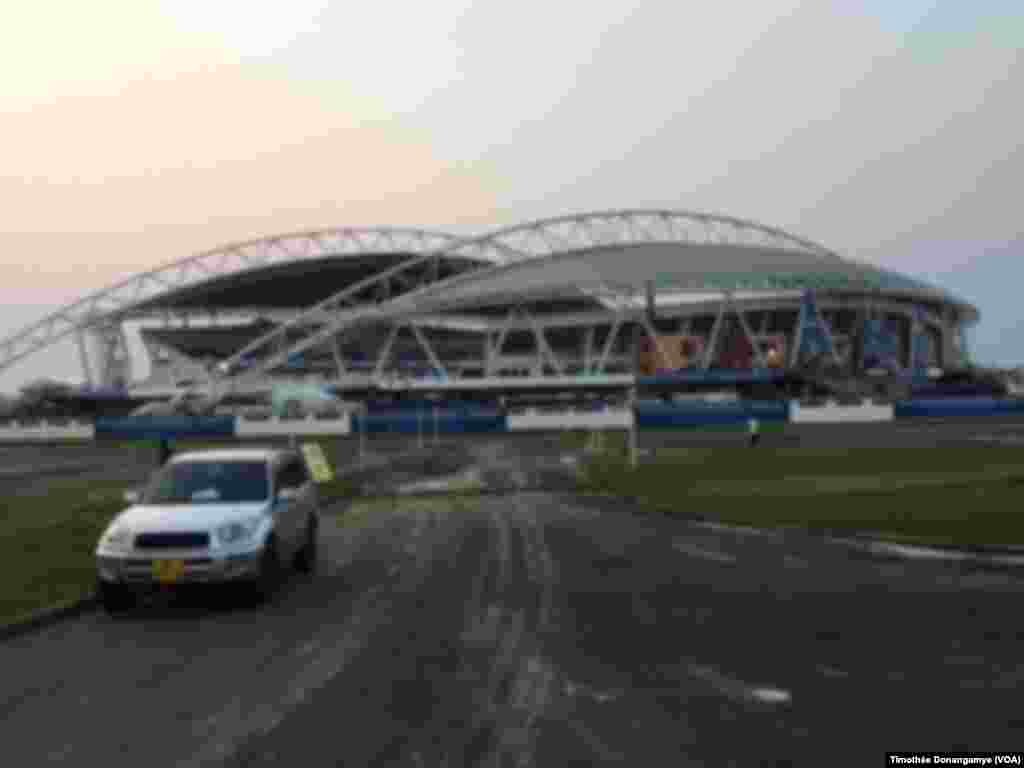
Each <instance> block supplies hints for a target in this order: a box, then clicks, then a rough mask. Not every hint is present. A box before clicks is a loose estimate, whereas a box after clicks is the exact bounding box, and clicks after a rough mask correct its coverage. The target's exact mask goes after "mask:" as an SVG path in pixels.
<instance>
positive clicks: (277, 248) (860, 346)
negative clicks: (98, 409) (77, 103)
mask: <svg viewBox="0 0 1024 768" xmlns="http://www.w3.org/2000/svg"><path fill="white" fill-rule="evenodd" d="M978 317H979V314H978V310H977V309H976V308H975V307H974V306H972V305H971V304H970V303H968V302H967V301H964V300H962V299H960V298H958V297H956V296H954V295H952V294H950V293H948V292H946V291H944V290H941V289H939V288H937V287H935V286H932V285H928V284H926V283H924V282H921V281H919V280H915V279H913V278H910V277H908V276H905V275H902V274H899V273H896V272H892V271H888V270H885V269H882V268H879V267H876V266H872V265H868V264H864V263H860V262H857V261H854V260H851V259H847V258H843V257H841V256H839V255H838V254H837V253H835V252H833V251H831V250H829V249H827V248H826V247H824V246H821V245H819V244H817V243H813V242H810V241H808V240H806V239H804V238H801V237H797V236H795V235H792V234H789V233H787V232H784V231H782V230H779V229H775V228H771V227H766V226H763V225H760V224H757V223H754V222H750V221H744V220H741V219H735V218H731V217H725V216H717V215H710V214H700V213H691V212H680V211H661V210H623V211H606V212H598V213H589V214H579V215H574V216H566V217H560V218H556V219H548V220H543V221H534V222H529V223H525V224H522V225H518V226H514V227H509V228H505V229H502V230H499V231H495V232H492V233H489V234H485V235H480V236H475V237H457V236H455V235H450V234H445V233H439V232H429V231H423V230H416V229H397V228H368V229H352V228H349V229H338V230H328V231H319V232H307V233H300V234H291V235H282V236H277V237H272V238H265V239H260V240H255V241H251V242H246V243H239V244H233V245H229V246H226V247H222V248H218V249H216V250H213V251H209V252H206V253H202V254H198V255H196V256H191V257H189V258H186V259H183V260H181V261H177V262H173V263H170V264H167V265H164V266H162V267H159V268H157V269H154V270H150V271H147V272H144V273H140V274H138V275H135V276H133V277H131V278H129V279H127V280H124V281H122V282H120V283H118V284H117V285H114V286H111V287H109V288H106V289H104V290H102V291H99V292H96V293H94V294H91V295H89V296H87V297H85V298H83V299H82V300H80V301H78V302H75V303H74V304H72V305H70V306H67V307H64V308H62V309H60V310H59V311H57V312H55V313H53V314H52V315H50V316H49V317H47V318H46V319H44V320H43V321H41V322H40V323H38V324H36V325H34V326H32V327H30V328H27V329H25V330H23V331H20V332H19V333H17V334H15V335H13V336H12V337H10V338H8V339H6V340H4V341H2V342H0V370H3V369H6V368H9V367H11V366H13V365H16V364H17V363H18V362H19V361H20V360H22V359H24V358H26V357H28V356H29V355H31V354H32V353H34V352H36V351H37V350H39V349H42V348H45V347H46V346H49V345H51V344H54V343H56V342H58V341H60V340H62V339H65V338H67V337H72V338H74V339H75V340H76V342H77V344H78V350H79V354H80V359H81V364H82V367H83V376H84V378H85V381H86V382H87V386H88V387H89V388H90V389H91V390H92V391H94V392H100V391H109V390H114V391H125V390H128V391H131V392H133V393H136V394H141V393H148V394H152V395H154V396H155V395H162V394H166V393H168V392H173V391H175V390H180V389H181V388H182V387H200V388H212V389H213V390H215V391H218V392H220V393H221V395H222V396H223V394H224V393H225V392H234V393H244V392H249V391H251V392H256V391H259V390H261V389H266V388H267V387H268V386H271V385H272V384H273V383H274V382H280V381H296V380H304V381H316V382H323V383H325V384H329V385H332V386H337V387H339V388H341V389H343V390H344V389H345V388H358V387H360V386H366V385H367V383H372V382H382V381H389V382H392V383H393V382H395V381H399V382H401V381H417V380H423V378H424V377H428V378H430V379H431V380H442V381H447V382H472V381H474V380H480V379H485V380H493V379H511V378H515V377H527V378H529V379H531V380H537V379H552V380H554V379H558V380H563V379H565V378H566V377H580V376H588V377H595V376H596V377H600V376H610V375H615V374H632V373H634V372H639V373H640V374H641V375H647V376H661V377H662V378H665V377H668V378H669V379H671V380H673V381H677V382H689V383H690V384H697V385H701V384H707V383H709V382H717V383H719V384H721V383H722V382H727V383H732V384H737V383H740V384H742V383H743V382H748V383H749V382H757V381H769V380H775V379H783V378H786V377H791V376H792V374H794V373H800V372H803V373H806V372H808V371H811V372H813V377H812V378H813V380H814V381H824V380H826V379H827V380H829V381H832V382H836V381H846V382H857V381H860V380H866V379H868V378H870V376H874V380H876V381H877V380H879V379H880V378H885V379H887V380H891V381H907V380H911V379H915V378H916V379H920V378H921V377H924V376H926V374H927V372H929V371H930V372H932V373H933V374H934V372H935V371H937V370H946V371H948V370H951V369H958V368H963V367H964V366H966V365H968V363H969V357H968V350H967V349H966V344H965V329H966V328H967V327H969V326H970V325H972V324H974V323H976V322H977V320H978ZM128 327H134V328H138V329H139V331H138V332H139V334H140V338H141V340H142V343H143V345H144V348H145V351H146V354H147V356H148V358H149V361H148V362H149V369H150V374H149V375H148V377H147V378H146V380H145V381H139V380H137V379H136V378H135V377H134V376H133V372H134V371H135V370H137V368H138V366H137V365H136V362H137V361H133V359H132V355H131V353H130V350H129V344H128V334H127V333H126V328H128ZM773 376H774V377H775V378H774V379H773ZM815 377H816V378H815Z"/></svg>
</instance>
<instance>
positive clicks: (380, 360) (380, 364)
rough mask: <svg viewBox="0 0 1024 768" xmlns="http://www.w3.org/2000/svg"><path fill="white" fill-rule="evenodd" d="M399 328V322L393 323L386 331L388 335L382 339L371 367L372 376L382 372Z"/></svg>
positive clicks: (376, 376) (377, 375)
mask: <svg viewBox="0 0 1024 768" xmlns="http://www.w3.org/2000/svg"><path fill="white" fill-rule="evenodd" d="M399 328H401V325H400V324H399V323H395V324H394V325H392V326H391V331H390V332H389V333H388V337H387V339H386V340H385V341H384V346H383V347H382V348H381V350H380V353H379V355H378V357H377V364H376V365H375V366H374V368H373V376H374V378H378V377H379V376H380V375H381V373H383V371H384V366H385V365H387V362H388V358H390V357H391V349H392V347H394V346H395V339H396V338H397V337H398V329H399Z"/></svg>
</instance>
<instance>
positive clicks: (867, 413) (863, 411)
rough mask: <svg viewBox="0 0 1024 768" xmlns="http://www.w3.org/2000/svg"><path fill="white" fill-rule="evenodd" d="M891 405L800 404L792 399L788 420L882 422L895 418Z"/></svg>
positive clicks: (836, 422)
mask: <svg viewBox="0 0 1024 768" xmlns="http://www.w3.org/2000/svg"><path fill="white" fill-rule="evenodd" d="M895 411H896V409H895V407H894V406H893V405H891V404H890V405H881V404H876V403H871V402H865V403H863V404H861V405H839V404H838V403H835V402H829V403H826V404H824V405H801V404H800V403H799V402H798V401H796V400H794V401H793V402H791V403H790V406H789V421H790V422H792V423H793V424H866V423H872V422H878V423H884V422H887V421H892V420H893V419H894V418H895Z"/></svg>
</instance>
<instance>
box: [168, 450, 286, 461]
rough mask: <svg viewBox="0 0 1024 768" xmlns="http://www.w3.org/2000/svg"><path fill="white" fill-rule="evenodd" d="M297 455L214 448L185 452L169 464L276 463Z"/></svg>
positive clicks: (283, 451)
mask: <svg viewBox="0 0 1024 768" xmlns="http://www.w3.org/2000/svg"><path fill="white" fill-rule="evenodd" d="M295 456H298V454H297V453H296V452H295V451H293V450H290V449H287V448H215V449H210V450H205V451H186V452H184V453H178V454H175V455H174V456H172V457H171V462H173V463H177V462H184V461H269V462H278V461H283V460H284V459H287V458H292V457H295Z"/></svg>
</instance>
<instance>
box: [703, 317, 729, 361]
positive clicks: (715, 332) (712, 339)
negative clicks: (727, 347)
mask: <svg viewBox="0 0 1024 768" xmlns="http://www.w3.org/2000/svg"><path fill="white" fill-rule="evenodd" d="M724 324H725V302H724V301H723V302H721V303H720V304H719V305H718V316H717V317H716V318H715V324H714V325H713V326H712V327H711V335H709V336H708V346H707V348H706V349H705V350H704V360H703V361H701V367H702V368H703V369H704V370H705V371H706V370H707V369H708V368H710V367H711V361H712V360H714V359H715V352H717V351H718V337H719V336H720V335H721V333H722V325H724Z"/></svg>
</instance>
